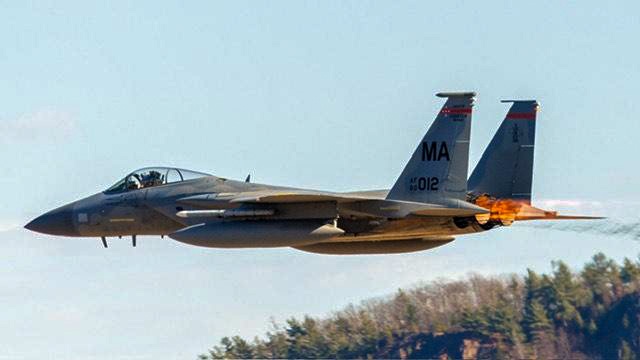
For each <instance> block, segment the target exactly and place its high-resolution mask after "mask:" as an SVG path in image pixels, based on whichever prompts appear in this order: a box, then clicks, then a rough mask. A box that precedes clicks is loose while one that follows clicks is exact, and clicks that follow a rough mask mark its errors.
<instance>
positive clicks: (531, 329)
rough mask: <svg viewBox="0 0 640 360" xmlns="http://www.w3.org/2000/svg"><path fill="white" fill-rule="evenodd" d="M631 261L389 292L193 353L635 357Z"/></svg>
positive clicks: (636, 292)
mask: <svg viewBox="0 0 640 360" xmlns="http://www.w3.org/2000/svg"><path fill="white" fill-rule="evenodd" d="M638 355H640V261H639V260H638V259H636V260H631V259H628V258H627V259H624V261H623V263H622V264H619V263H616V262H615V261H614V260H612V259H610V258H607V257H606V256H605V255H604V254H602V253H598V254H596V255H594V256H593V258H592V259H591V261H589V262H588V263H587V264H585V265H584V266H583V267H582V269H580V270H579V271H575V272H574V271H572V270H571V269H570V268H569V267H568V266H567V264H565V263H564V262H562V261H554V262H552V271H551V273H549V274H540V273H537V272H535V271H533V270H531V269H528V270H527V271H526V274H525V275H524V276H521V275H508V276H481V275H471V276H469V277H467V278H466V279H464V280H458V281H454V280H439V281H433V282H429V283H426V284H424V285H420V286H416V287H413V288H411V289H406V290H402V289H400V290H398V291H397V292H396V293H395V294H393V295H391V296H387V297H383V298H375V299H370V300H366V301H364V302H362V303H361V304H359V305H349V306H347V307H346V308H344V309H342V310H340V311H337V312H335V313H333V314H331V315H330V316H328V317H323V318H316V317H311V316H305V317H303V318H301V319H298V318H290V319H288V320H287V321H286V323H285V324H282V325H276V324H274V325H273V329H272V330H271V331H269V332H267V333H266V334H265V335H264V336H263V337H256V338H254V339H251V340H247V339H243V338H241V337H239V336H233V337H224V338H223V339H222V340H221V341H220V343H219V344H218V345H216V346H214V347H213V348H211V349H210V350H209V351H208V352H207V353H206V354H202V355H200V356H199V358H200V359H202V360H205V359H224V358H230V359H231V358H243V359H248V358H343V359H355V358H359V359H360V358H361V359H365V358H440V359H446V358H455V359H460V358H469V359H480V358H504V359H508V358H517V359H523V358H529V359H552V358H553V359H557V358H564V359H582V358H584V359H587V358H588V359H591V358H600V359H636V358H637V356H638Z"/></svg>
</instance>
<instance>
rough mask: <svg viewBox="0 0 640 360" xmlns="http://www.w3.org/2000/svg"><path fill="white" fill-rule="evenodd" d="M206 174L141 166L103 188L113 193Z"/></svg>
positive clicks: (185, 179)
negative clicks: (141, 167) (113, 183)
mask: <svg viewBox="0 0 640 360" xmlns="http://www.w3.org/2000/svg"><path fill="white" fill-rule="evenodd" d="M206 176H211V175H210V174H206V173H202V172H197V171H191V170H185V169H177V168H165V167H149V168H143V169H140V170H136V171H134V172H132V173H130V174H129V175H127V176H125V177H124V179H122V180H120V181H118V182H117V183H116V184H115V185H113V186H112V187H110V188H108V189H107V190H105V193H107V194H113V193H120V192H125V191H131V190H138V189H145V188H149V187H153V186H159V185H164V184H169V183H175V182H180V181H187V180H193V179H198V178H201V177H206Z"/></svg>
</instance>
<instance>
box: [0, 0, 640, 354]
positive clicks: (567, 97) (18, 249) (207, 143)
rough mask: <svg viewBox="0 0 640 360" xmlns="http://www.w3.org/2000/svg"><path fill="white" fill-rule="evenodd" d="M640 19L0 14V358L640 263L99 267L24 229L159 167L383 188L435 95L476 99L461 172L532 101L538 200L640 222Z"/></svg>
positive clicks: (197, 344)
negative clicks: (565, 270) (461, 280)
mask: <svg viewBox="0 0 640 360" xmlns="http://www.w3.org/2000/svg"><path fill="white" fill-rule="evenodd" d="M639 7H640V5H639V4H638V3H637V2H631V1H629V2H616V3H614V4H606V3H602V2H595V1H594V2H588V1H582V2H574V3H559V2H551V1H550V2H544V3H542V2H536V3H531V4H529V5H528V4H522V3H513V2H484V3H482V4H480V3H478V2H424V1H416V2H397V1H394V2H329V1H322V2H257V1H254V2H226V3H222V2H201V3H195V2H194V3H190V4H184V3H182V2H176V3H172V4H162V5H160V4H158V3H157V2H142V1H139V2H108V3H106V4H104V5H100V4H95V3H93V2H60V1H55V2H54V1H52V2H45V1H38V2H34V3H30V2H26V1H25V2H0V84H2V86H0V161H2V163H3V165H4V174H3V176H0V196H1V197H2V199H3V200H2V203H3V204H4V206H2V207H0V229H9V230H5V231H3V232H0V240H1V241H2V242H3V243H4V244H5V246H4V250H3V251H2V264H3V265H2V266H1V267H0V307H2V308H3V309H5V311H3V312H2V315H0V323H2V324H4V325H3V326H2V327H0V338H2V339H3V341H2V343H3V344H2V345H0V357H1V356H8V357H23V358H33V357H35V356H36V355H38V354H43V353H44V354H45V355H47V354H48V355H51V357H56V358H62V357H64V358H72V357H74V356H75V357H76V358H87V357H92V358H113V357H140V358H148V357H151V356H152V355H154V354H160V355H161V356H162V357H163V358H167V357H169V358H184V357H187V358H189V357H192V355H193V356H195V355H196V354H198V353H199V352H202V351H205V350H206V348H207V347H208V346H210V345H213V344H214V343H216V342H217V340H218V338H219V337H220V336H223V335H228V334H234V333H240V334H243V335H247V336H248V335H253V334H259V333H261V332H263V331H264V330H265V328H266V326H267V324H268V319H269V317H270V316H274V317H275V318H276V320H282V319H284V318H285V317H286V316H287V315H290V314H298V315H299V314H303V313H305V312H308V313H311V314H314V315H321V314H327V313H329V312H330V311H332V310H335V309H338V308H340V307H341V306H343V305H346V304H347V303H349V302H352V301H358V300H361V299H364V298H367V297H371V296H379V295H384V294H386V293H389V292H393V291H394V290H395V289H396V288H397V287H399V286H406V285H409V284H413V283H416V282H418V281H421V280H428V279H433V278H437V277H440V276H459V275H463V274H465V273H467V272H469V271H477V272H481V273H503V272H510V271H522V270H524V268H525V267H527V266H532V267H534V268H536V269H539V270H546V269H548V262H549V261H550V260H551V259H556V258H562V259H566V260H567V261H568V262H569V263H570V264H572V265H573V266H578V265H579V264H581V263H583V262H584V261H586V260H587V259H588V258H589V256H590V255H591V254H593V253H594V252H595V251H604V252H605V253H607V254H609V255H611V256H613V257H615V258H616V259H620V258H621V257H622V256H624V255H628V256H635V255H636V254H637V253H638V250H639V247H638V244H637V243H636V242H635V241H633V240H630V239H625V238H603V237H602V236H593V235H588V236H587V235H574V234H570V233H564V232H554V231H549V230H543V229H538V228H527V227H522V226H520V227H514V228H512V229H501V230H498V231H494V232H490V233H486V234H481V235H475V236H470V237H463V238H460V239H459V240H458V241H456V242H455V243H454V244H451V245H448V246H446V247H444V248H441V249H438V250H436V251H431V252H423V253H418V254H409V255H396V256H377V257H375V256H365V257H347V258H343V257H326V256H318V255H311V254H305V253H299V252H295V251H293V250H245V251H221V250H210V249H200V248H192V247H188V246H185V245H182V244H178V243H174V242H172V241H170V240H165V241H160V240H159V239H156V238H149V239H144V238H143V239H141V240H140V241H139V243H140V246H139V247H138V248H136V249H132V248H130V247H128V246H127V244H126V243H125V242H121V243H117V242H115V243H114V244H113V247H112V248H110V249H109V250H104V249H101V248H100V246H99V242H98V241H96V240H95V239H63V238H54V237H47V236H38V235H34V234H30V233H27V232H26V231H23V230H21V229H12V228H13V227H14V226H15V225H17V224H24V223H25V222H26V221H27V220H28V219H30V218H32V217H34V216H35V215H37V214H40V213H42V212H44V211H46V210H49V209H51V208H53V207H56V206H59V205H62V204H63V203H67V202H69V201H72V200H75V199H78V198H80V197H84V196H86V195H89V194H91V193H95V192H97V191H100V190H102V189H104V188H106V187H107V186H109V185H111V184H112V183H114V182H115V181H116V180H118V178H120V177H121V176H122V175H124V174H125V173H126V172H128V171H131V170H133V169H136V168H139V167H143V166H148V165H173V166H180V167H185V168H191V169H194V170H200V171H205V172H211V173H214V174H217V175H221V176H225V177H231V178H243V177H244V176H245V175H246V174H247V173H248V172H251V173H252V174H253V177H254V179H255V180H256V181H259V182H265V183H275V184H286V185H292V186H299V187H312V188H318V189H326V190H358V189H371V188H384V187H389V186H390V185H391V184H392V183H393V181H394V180H395V178H396V176H397V175H398V174H399V172H400V171H401V169H402V167H403V166H404V163H405V161H406V160H407V158H408V157H409V154H410V153H411V151H412V150H413V148H414V147H415V145H416V143H417V142H418V140H419V138H420V137H421V136H422V135H423V133H424V131H425V130H426V129H427V127H428V126H429V124H430V123H431V121H432V119H433V117H434V115H435V112H436V111H437V109H438V108H439V107H440V106H441V105H442V101H441V100H440V99H438V98H435V97H434V96H433V95H434V94H435V93H436V92H438V91H442V90H474V91H477V92H478V94H479V95H478V101H477V106H476V108H475V114H474V124H473V129H472V144H471V148H472V166H473V165H474V164H475V162H476V160H477V159H478V157H479V156H480V154H481V152H482V150H483V148H484V146H485V145H486V144H487V143H488V141H489V139H490V137H491V136H492V134H493V132H494V131H495V130H496V128H497V126H498V124H499V122H500V121H501V120H502V117H503V116H504V113H505V111H506V109H507V107H506V106H505V105H504V104H500V103H499V100H500V99H502V98H535V99H538V100H539V102H540V103H541V104H542V110H541V112H540V114H539V122H538V137H537V144H536V145H537V146H536V160H535V177H534V193H535V195H534V197H535V199H539V200H543V199H547V200H548V199H561V200H573V201H575V200H580V201H582V202H580V203H576V204H575V206H573V209H571V203H564V207H565V208H567V210H573V211H574V212H575V211H582V212H590V213H596V212H608V211H612V212H613V213H615V215H616V216H618V215H621V216H622V215H624V216H625V217H627V218H632V219H635V218H637V217H636V216H635V215H634V214H636V211H637V210H638V209H639V208H640V205H639V204H638V201H639V200H640V187H638V186H637V180H638V178H639V174H638V171H637V167H636V166H635V165H636V164H635V163H636V162H637V161H636V160H635V159H634V155H635V154H636V153H637V142H636V141H635V137H636V134H637V133H638V132H639V130H640V124H639V122H638V120H637V119H636V117H637V114H638V113H640V111H639V110H640V109H639V106H638V103H637V101H636V99H635V97H636V94H635V92H636V90H637V84H638V83H640V71H639V70H638V57H639V55H640V54H639V51H638V47H637V45H636V44H637V36H638V34H640V18H639V17H638V16H637V14H638V13H639V12H640V9H639ZM547 204H548V202H547ZM621 204H622V205H621ZM629 209H631V210H629ZM7 309H10V310H9V311H6V310H7ZM45 357H46V356H45Z"/></svg>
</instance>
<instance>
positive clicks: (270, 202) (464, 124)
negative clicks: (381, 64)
mask: <svg viewBox="0 0 640 360" xmlns="http://www.w3.org/2000/svg"><path fill="white" fill-rule="evenodd" d="M436 96H438V97H441V98H445V99H446V102H445V104H444V105H443V106H442V108H441V110H440V112H439V113H438V115H437V117H436V119H435V121H434V122H433V124H432V125H431V127H430V128H429V130H428V131H427V133H426V135H425V136H424V137H423V139H422V140H421V141H420V142H419V144H418V146H417V148H416V149H415V151H414V152H413V154H412V156H411V158H410V159H409V162H408V163H407V165H406V167H405V168H404V170H403V171H402V173H401V174H400V176H399V177H398V179H397V181H396V182H395V184H394V185H393V187H392V188H391V189H389V190H371V191H360V192H330V191H316V190H309V189H299V188H290V187H282V186H273V185H266V184H257V183H252V182H250V177H247V179H246V180H245V181H236V180H230V179H226V178H222V177H217V176H214V175H210V174H206V173H201V172H195V171H189V170H184V169H178V168H167V167H154V168H144V169H140V170H137V171H134V172H132V173H130V174H128V175H126V176H125V177H124V178H123V179H121V180H120V181H118V182H117V183H116V184H115V185H113V186H111V187H110V188H108V189H106V190H104V191H102V192H99V193H97V194H95V195H92V196H89V197H87V198H84V199H81V200H78V201H75V202H73V203H70V204H67V205H64V206H62V207H60V208H57V209H55V210H52V211H50V212H48V213H46V214H44V215H41V216H40V217H38V218H36V219H34V220H33V221H31V222H30V223H28V224H27V225H25V228H27V229H29V230H32V231H37V232H40V233H45V234H51V235H59V236H76V237H97V238H100V239H101V240H102V243H103V245H104V247H107V246H108V244H107V241H106V239H107V237H122V236H131V237H132V242H133V246H136V237H137V236H138V235H160V236H162V237H164V236H165V235H167V236H168V237H170V238H171V239H174V240H177V241H180V242H183V243H186V244H190V245H196V246H203V247H210V248H270V247H292V248H295V249H299V250H303V251H307V252H313V253H321V254H387V253H403V252H412V251H420V250H426V249H431V248H434V247H437V246H441V245H444V244H447V243H449V242H451V241H453V240H454V236H456V235H462V234H470V233H476V232H482V231H487V230H490V229H492V228H495V227H497V226H506V225H510V224H511V223H512V222H513V221H519V220H532V219H550V218H558V217H559V216H558V215H557V214H555V213H554V212H548V211H544V210H540V209H537V208H534V207H532V206H531V205H530V193H531V181H532V169H533V140H534V131H535V116H536V110H537V103H536V102H535V101H513V106H512V108H511V110H510V112H509V114H508V115H507V118H506V119H505V121H504V123H503V124H502V126H501V127H500V129H499V130H498V133H497V134H496V137H495V138H494V139H493V140H492V142H491V143H490V145H489V147H488V148H487V150H486V151H485V153H484V155H483V157H482V159H481V160H480V162H479V164H478V166H477V167H476V169H475V170H474V172H473V174H472V176H471V178H470V180H469V182H467V171H468V166H469V138H470V130H471V118H472V110H473V105H474V99H475V93H473V92H457V93H438V94H436Z"/></svg>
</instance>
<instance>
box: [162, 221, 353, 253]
mask: <svg viewBox="0 0 640 360" xmlns="http://www.w3.org/2000/svg"><path fill="white" fill-rule="evenodd" d="M342 234H344V230H342V229H340V228H338V227H337V226H335V225H334V224H333V223H327V222H326V221H307V220H300V221H298V220H236V221H219V222H210V223H203V224H198V225H193V226H189V227H187V228H184V229H181V230H178V231H176V232H174V233H172V234H169V237H170V238H172V239H174V240H177V241H180V242H183V243H186V244H190V245H196V246H204V247H212V248H251V247H255V248H260V247H281V246H302V245H307V244H313V243H316V242H320V241H323V240H328V239H331V238H333V237H336V236H340V235H342Z"/></svg>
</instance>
